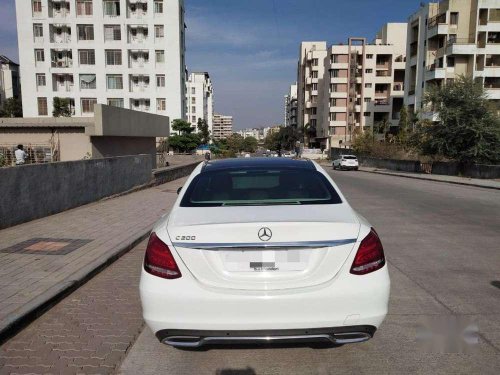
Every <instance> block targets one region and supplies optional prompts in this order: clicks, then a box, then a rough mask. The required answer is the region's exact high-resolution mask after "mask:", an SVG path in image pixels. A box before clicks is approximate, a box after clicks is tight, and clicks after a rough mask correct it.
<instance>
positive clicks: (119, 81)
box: [106, 74, 123, 90]
mask: <svg viewBox="0 0 500 375" xmlns="http://www.w3.org/2000/svg"><path fill="white" fill-rule="evenodd" d="M106 88H107V89H108V90H122V89H123V76H122V75H121V74H108V75H107V76H106Z"/></svg>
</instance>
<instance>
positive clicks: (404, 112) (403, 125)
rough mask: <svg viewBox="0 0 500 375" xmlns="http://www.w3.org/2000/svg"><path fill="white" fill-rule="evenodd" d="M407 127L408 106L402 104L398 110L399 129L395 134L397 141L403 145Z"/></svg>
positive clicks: (405, 139) (408, 121)
mask: <svg viewBox="0 0 500 375" xmlns="http://www.w3.org/2000/svg"><path fill="white" fill-rule="evenodd" d="M409 127H410V119H409V117H408V108H406V106H403V107H401V110H400V111H399V131H398V134H397V141H398V143H400V144H401V145H402V146H403V147H406V144H407V142H408V132H409Z"/></svg>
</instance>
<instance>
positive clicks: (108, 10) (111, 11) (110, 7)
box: [103, 0, 120, 17]
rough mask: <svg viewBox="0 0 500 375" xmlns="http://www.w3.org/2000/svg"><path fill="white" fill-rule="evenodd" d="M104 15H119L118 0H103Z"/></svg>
mask: <svg viewBox="0 0 500 375" xmlns="http://www.w3.org/2000/svg"><path fill="white" fill-rule="evenodd" d="M103 7H104V15H105V16H110V17H118V16H119V15H120V1H118V0H110V1H109V0H108V1H106V0H104V3H103Z"/></svg>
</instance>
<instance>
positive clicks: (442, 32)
mask: <svg viewBox="0 0 500 375" xmlns="http://www.w3.org/2000/svg"><path fill="white" fill-rule="evenodd" d="M407 56H408V59H407V62H406V86H407V88H408V90H407V91H406V93H405V104H406V105H407V106H408V108H409V110H410V111H411V112H420V113H421V114H422V115H423V116H424V117H427V118H428V119H432V120H435V119H436V115H435V114H434V113H432V112H431V111H430V110H429V109H428V108H425V107H424V106H423V104H422V101H423V98H424V95H425V92H426V90H427V89H428V88H429V86H430V85H443V84H446V82H449V81H450V80H453V79H455V78H456V77H457V76H459V75H466V76H469V77H472V78H473V79H474V80H476V81H477V82H479V83H481V84H482V85H483V86H484V88H485V89H486V92H487V94H488V96H489V98H490V99H491V100H492V101H494V103H495V104H496V106H497V108H499V109H500V0H446V1H441V2H439V3H438V2H435V3H430V4H425V5H423V6H421V7H420V9H419V10H418V11H417V12H415V13H414V14H413V15H412V16H410V17H409V20H408V46H407Z"/></svg>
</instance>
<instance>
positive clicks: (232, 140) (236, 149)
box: [226, 133, 245, 154]
mask: <svg viewBox="0 0 500 375" xmlns="http://www.w3.org/2000/svg"><path fill="white" fill-rule="evenodd" d="M244 142H245V139H244V138H243V137H242V136H241V135H239V134H237V133H233V134H231V135H230V136H229V137H227V138H226V144H227V149H228V151H230V152H231V153H234V154H238V153H240V152H241V151H243V149H244V146H243V145H244Z"/></svg>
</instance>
